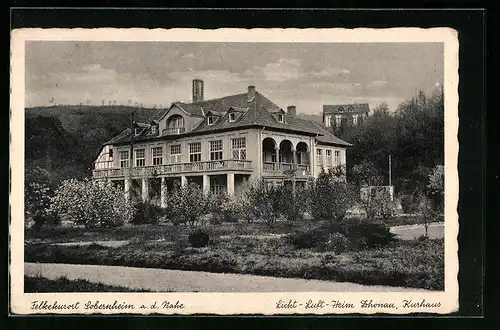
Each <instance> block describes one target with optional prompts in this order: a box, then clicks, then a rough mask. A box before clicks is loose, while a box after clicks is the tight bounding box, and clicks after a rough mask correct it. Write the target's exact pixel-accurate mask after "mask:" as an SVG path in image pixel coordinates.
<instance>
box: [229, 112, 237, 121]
mask: <svg viewBox="0 0 500 330" xmlns="http://www.w3.org/2000/svg"><path fill="white" fill-rule="evenodd" d="M235 121H236V114H235V113H234V112H231V113H230V114H229V122H231V123H232V122H235Z"/></svg>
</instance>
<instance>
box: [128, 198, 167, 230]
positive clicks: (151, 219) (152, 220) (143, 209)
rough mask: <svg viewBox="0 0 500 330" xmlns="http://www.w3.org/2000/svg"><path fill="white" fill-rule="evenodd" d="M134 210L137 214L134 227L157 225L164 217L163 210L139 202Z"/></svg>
mask: <svg viewBox="0 0 500 330" xmlns="http://www.w3.org/2000/svg"><path fill="white" fill-rule="evenodd" d="M134 208H135V210H136V212H135V215H134V217H133V218H132V221H131V222H132V224H134V225H151V224H152V225H156V224H158V221H159V220H160V217H161V216H162V215H163V209H162V208H161V207H159V206H157V205H154V204H151V203H144V202H139V203H137V204H135V205H134Z"/></svg>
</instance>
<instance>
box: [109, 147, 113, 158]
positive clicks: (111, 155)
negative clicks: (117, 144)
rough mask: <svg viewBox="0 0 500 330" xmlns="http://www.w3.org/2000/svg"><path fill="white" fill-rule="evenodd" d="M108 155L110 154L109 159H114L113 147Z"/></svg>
mask: <svg viewBox="0 0 500 330" xmlns="http://www.w3.org/2000/svg"><path fill="white" fill-rule="evenodd" d="M108 155H109V159H110V160H113V149H109V153H108Z"/></svg>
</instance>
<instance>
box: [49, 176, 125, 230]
mask: <svg viewBox="0 0 500 330" xmlns="http://www.w3.org/2000/svg"><path fill="white" fill-rule="evenodd" d="M51 203H52V204H51V206H50V210H49V211H50V212H52V213H53V214H55V215H56V216H58V217H59V218H61V219H64V220H68V221H71V222H73V223H74V224H77V225H84V226H85V228H111V227H117V226H120V225H122V224H123V223H125V222H129V221H130V220H132V218H133V216H134V213H135V209H134V207H133V205H131V204H130V203H128V202H127V201H126V199H125V195H124V192H123V190H122V189H121V188H119V187H117V186H115V185H113V183H111V182H109V181H92V180H89V179H84V180H82V181H78V180H75V179H70V180H65V181H63V182H62V183H61V185H60V186H59V187H58V188H57V190H56V192H55V195H54V197H53V198H52V199H51Z"/></svg>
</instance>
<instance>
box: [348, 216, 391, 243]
mask: <svg viewBox="0 0 500 330" xmlns="http://www.w3.org/2000/svg"><path fill="white" fill-rule="evenodd" d="M342 233H343V234H344V235H345V236H346V237H348V238H349V240H350V241H351V243H352V245H353V247H354V248H355V249H363V248H375V247H383V246H386V245H388V244H389V243H391V241H392V240H393V239H394V236H395V235H394V234H393V233H391V232H390V228H389V227H388V226H387V225H386V224H385V223H384V222H380V221H370V220H360V219H349V221H344V223H343V224H342Z"/></svg>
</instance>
